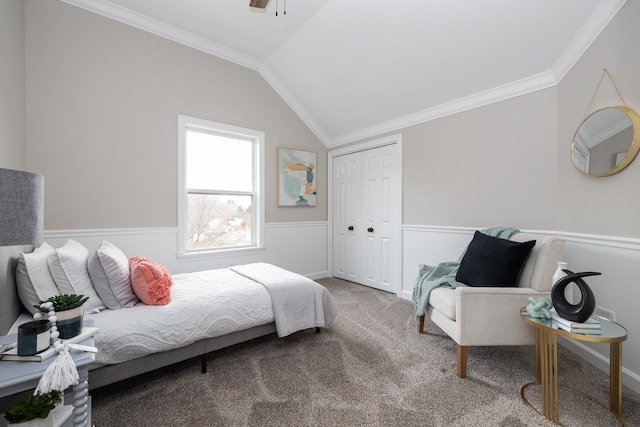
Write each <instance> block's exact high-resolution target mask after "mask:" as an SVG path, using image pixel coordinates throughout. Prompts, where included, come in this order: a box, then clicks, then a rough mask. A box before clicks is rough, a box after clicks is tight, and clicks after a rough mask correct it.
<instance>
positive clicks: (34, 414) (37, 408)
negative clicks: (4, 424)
mask: <svg viewBox="0 0 640 427" xmlns="http://www.w3.org/2000/svg"><path fill="white" fill-rule="evenodd" d="M60 402H62V392H61V391H58V390H53V391H52V392H50V393H45V394H32V395H30V396H29V397H28V398H27V399H25V400H23V401H21V402H18V403H16V404H15V405H14V406H13V408H11V410H10V411H9V412H7V413H5V414H4V417H5V419H6V420H7V421H8V422H10V423H14V424H18V423H24V422H26V421H31V420H35V419H36V418H47V416H48V415H49V412H51V410H52V409H53V408H55V407H56V405H57V404H59V403H60Z"/></svg>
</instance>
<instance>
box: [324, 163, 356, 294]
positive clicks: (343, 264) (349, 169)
mask: <svg viewBox="0 0 640 427" xmlns="http://www.w3.org/2000/svg"><path fill="white" fill-rule="evenodd" d="M361 176H362V174H361V170H360V153H353V154H349V155H345V156H340V157H336V158H335V159H334V162H333V213H332V218H333V275H334V276H335V277H338V278H340V279H345V280H351V281H353V282H358V283H359V282H360V279H359V278H360V276H361V274H362V273H361V271H360V269H361V267H360V265H359V262H358V253H359V252H360V251H361V250H362V249H361V246H362V244H361V239H362V238H361V236H362V235H363V234H362V232H363V231H364V230H363V229H362V227H361V225H362V224H358V217H359V216H360V200H359V198H360V194H361V191H360V187H361V185H362V183H361V179H362V178H361Z"/></svg>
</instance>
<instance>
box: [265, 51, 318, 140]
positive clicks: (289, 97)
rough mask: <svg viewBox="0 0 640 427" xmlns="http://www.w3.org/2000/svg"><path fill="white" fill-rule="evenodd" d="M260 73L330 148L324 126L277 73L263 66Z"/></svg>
mask: <svg viewBox="0 0 640 427" xmlns="http://www.w3.org/2000/svg"><path fill="white" fill-rule="evenodd" d="M258 72H259V73H260V75H261V76H262V78H263V79H265V80H266V82H267V83H268V84H269V86H271V88H272V89H273V90H275V91H276V93H277V94H278V95H279V96H280V97H281V98H282V99H283V100H284V102H286V103H287V105H288V106H289V107H290V108H291V109H292V110H293V112H294V113H296V115H297V116H298V117H299V118H300V120H302V121H303V122H304V124H306V125H307V127H308V128H309V129H310V130H311V132H313V133H314V134H315V135H316V136H317V137H318V139H319V140H320V141H321V142H322V143H323V144H324V145H325V147H329V141H330V140H331V139H330V138H329V135H327V133H326V132H325V131H324V129H323V128H322V126H320V124H319V123H318V122H317V121H316V120H315V119H314V118H313V116H312V115H311V114H309V112H308V111H307V110H306V108H304V107H303V106H302V104H301V103H300V102H299V101H298V99H297V98H296V97H295V96H294V95H293V94H292V93H291V91H289V89H287V87H286V86H285V85H284V84H283V83H282V81H280V79H279V78H278V77H277V76H276V75H275V73H274V72H273V71H272V70H271V68H270V67H269V66H268V65H266V64H264V63H263V64H262V65H261V66H260V67H259V68H258Z"/></svg>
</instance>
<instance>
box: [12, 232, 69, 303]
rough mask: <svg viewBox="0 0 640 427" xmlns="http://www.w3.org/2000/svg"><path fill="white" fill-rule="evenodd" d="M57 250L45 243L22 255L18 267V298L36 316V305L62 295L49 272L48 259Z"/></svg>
mask: <svg viewBox="0 0 640 427" xmlns="http://www.w3.org/2000/svg"><path fill="white" fill-rule="evenodd" d="M55 252H56V250H55V249H54V248H53V246H51V245H49V244H47V243H43V244H42V245H41V246H40V247H39V248H37V249H36V250H34V251H33V252H31V253H28V254H21V255H20V258H19V259H18V265H17V267H16V283H17V284H18V296H19V297H20V301H22V305H24V307H25V308H26V309H27V310H29V311H30V312H31V314H34V313H35V312H37V311H38V309H37V308H35V307H34V305H36V304H39V303H40V301H44V300H46V299H48V298H49V297H52V296H55V295H60V291H59V290H58V287H57V286H56V282H54V281H53V277H51V273H50V272H49V264H48V263H47V259H48V258H49V256H50V255H51V254H54V253H55Z"/></svg>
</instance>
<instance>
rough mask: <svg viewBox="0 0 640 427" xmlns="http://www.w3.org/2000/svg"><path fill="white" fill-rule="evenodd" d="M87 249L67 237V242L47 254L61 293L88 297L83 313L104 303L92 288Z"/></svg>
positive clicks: (102, 305) (96, 309)
mask: <svg viewBox="0 0 640 427" xmlns="http://www.w3.org/2000/svg"><path fill="white" fill-rule="evenodd" d="M88 259H89V250H88V249H87V248H85V247H84V246H82V244H81V243H78V242H76V241H75V240H71V239H69V240H68V241H67V244H66V245H64V246H63V247H61V248H58V249H56V251H55V252H54V253H52V254H51V255H50V256H49V259H48V263H49V271H50V272H51V276H53V280H54V281H55V282H56V285H58V289H59V290H60V293H62V294H78V295H84V296H86V297H89V300H88V301H87V302H85V303H84V310H85V313H95V312H98V311H100V310H102V309H104V308H105V307H104V304H103V303H102V300H101V299H100V297H99V296H98V293H97V292H96V290H95V289H94V288H93V284H92V283H91V278H90V277H89V271H88V270H87V261H88Z"/></svg>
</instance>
